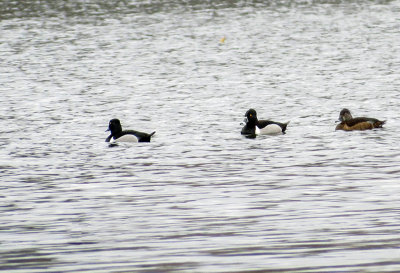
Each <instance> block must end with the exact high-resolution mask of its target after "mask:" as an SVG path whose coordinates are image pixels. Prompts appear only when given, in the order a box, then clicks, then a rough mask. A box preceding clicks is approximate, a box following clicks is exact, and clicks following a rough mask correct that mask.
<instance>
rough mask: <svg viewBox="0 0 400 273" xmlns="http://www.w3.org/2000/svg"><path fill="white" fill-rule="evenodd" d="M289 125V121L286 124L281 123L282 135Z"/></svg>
mask: <svg viewBox="0 0 400 273" xmlns="http://www.w3.org/2000/svg"><path fill="white" fill-rule="evenodd" d="M289 123H290V120H289V121H287V122H284V123H282V133H285V131H286V127H287V126H288V125H289Z"/></svg>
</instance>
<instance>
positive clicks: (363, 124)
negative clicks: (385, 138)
mask: <svg viewBox="0 0 400 273" xmlns="http://www.w3.org/2000/svg"><path fill="white" fill-rule="evenodd" d="M339 121H340V123H339V124H338V125H337V126H336V130H344V131H353V130H369V129H374V128H382V125H383V124H385V122H386V121H385V120H383V121H380V120H378V119H376V118H366V117H358V118H353V116H352V115H351V113H350V111H349V109H346V108H344V109H343V110H342V111H340V114H339Z"/></svg>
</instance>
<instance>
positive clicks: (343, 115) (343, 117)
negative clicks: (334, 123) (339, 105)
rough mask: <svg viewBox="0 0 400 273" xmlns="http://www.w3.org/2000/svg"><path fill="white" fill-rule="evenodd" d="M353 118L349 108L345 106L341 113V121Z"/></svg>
mask: <svg viewBox="0 0 400 273" xmlns="http://www.w3.org/2000/svg"><path fill="white" fill-rule="evenodd" d="M352 118H353V116H352V115H351V113H350V110H349V109H347V108H344V109H342V111H340V114H339V121H340V122H343V121H347V120H350V119H352Z"/></svg>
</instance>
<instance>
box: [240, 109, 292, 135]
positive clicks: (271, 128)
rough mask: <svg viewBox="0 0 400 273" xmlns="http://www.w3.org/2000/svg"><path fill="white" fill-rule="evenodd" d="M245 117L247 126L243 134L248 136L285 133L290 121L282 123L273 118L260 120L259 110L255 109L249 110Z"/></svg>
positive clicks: (243, 129)
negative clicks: (258, 116)
mask: <svg viewBox="0 0 400 273" xmlns="http://www.w3.org/2000/svg"><path fill="white" fill-rule="evenodd" d="M245 117H246V118H245V119H244V123H245V126H244V127H243V128H242V132H241V134H242V135H247V136H256V135H275V134H280V133H283V134H284V133H285V131H286V127H287V125H288V124H289V122H290V121H288V122H286V123H281V122H275V121H272V120H258V118H257V112H256V110H254V109H249V110H247V112H246V114H245Z"/></svg>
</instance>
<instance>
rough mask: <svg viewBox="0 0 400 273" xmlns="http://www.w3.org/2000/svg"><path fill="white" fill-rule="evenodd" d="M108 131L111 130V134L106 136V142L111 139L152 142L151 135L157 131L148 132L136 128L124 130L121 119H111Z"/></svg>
mask: <svg viewBox="0 0 400 273" xmlns="http://www.w3.org/2000/svg"><path fill="white" fill-rule="evenodd" d="M107 131H111V134H110V135H109V136H108V137H107V138H106V142H110V140H113V141H118V142H150V139H151V137H152V136H153V135H154V134H155V133H156V132H152V133H151V134H147V133H143V132H138V131H135V130H122V126H121V122H120V121H119V119H112V120H110V123H109V124H108V129H107V130H106V132H107Z"/></svg>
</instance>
